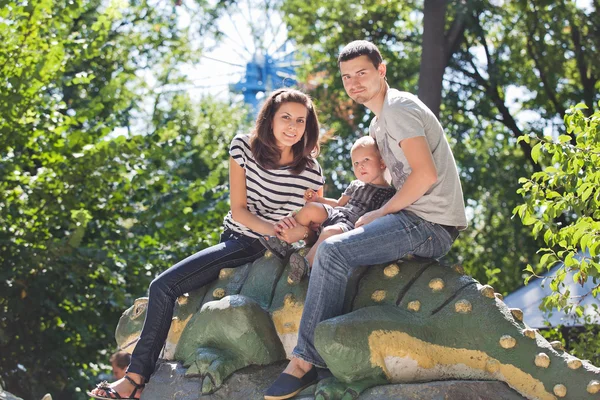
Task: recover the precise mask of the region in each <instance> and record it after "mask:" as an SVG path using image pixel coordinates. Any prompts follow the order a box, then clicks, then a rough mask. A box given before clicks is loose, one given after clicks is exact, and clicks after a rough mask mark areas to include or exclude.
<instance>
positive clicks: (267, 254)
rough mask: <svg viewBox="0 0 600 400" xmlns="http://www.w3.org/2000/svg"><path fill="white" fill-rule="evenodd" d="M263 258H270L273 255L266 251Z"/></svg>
mask: <svg viewBox="0 0 600 400" xmlns="http://www.w3.org/2000/svg"><path fill="white" fill-rule="evenodd" d="M263 257H264V258H271V257H273V253H272V252H271V250H267V251H265V255H264V256H263Z"/></svg>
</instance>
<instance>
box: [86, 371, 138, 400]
mask: <svg viewBox="0 0 600 400" xmlns="http://www.w3.org/2000/svg"><path fill="white" fill-rule="evenodd" d="M124 378H125V379H127V380H128V381H129V383H131V384H132V385H133V390H132V391H131V393H130V394H129V397H122V396H121V394H120V393H119V392H117V391H116V390H115V389H113V388H111V387H110V385H109V384H108V382H107V381H102V382H100V383H99V384H97V385H96V387H97V388H98V389H100V390H104V393H106V395H107V396H110V397H106V396H100V395H99V394H92V393H91V392H86V393H87V395H88V396H90V397H93V398H94V399H100V400H114V399H117V400H119V399H120V400H139V397H134V396H135V394H136V393H137V392H138V390H139V391H140V392H141V391H142V390H143V389H144V387H145V386H146V384H145V383H142V384H141V385H140V384H139V383H137V382H136V381H134V380H133V379H131V378H130V377H129V376H127V375H125V376H124Z"/></svg>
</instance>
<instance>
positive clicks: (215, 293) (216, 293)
mask: <svg viewBox="0 0 600 400" xmlns="http://www.w3.org/2000/svg"><path fill="white" fill-rule="evenodd" d="M213 297H214V298H215V299H217V300H218V299H222V298H223V297H225V289H223V288H216V289H215V290H214V291H213Z"/></svg>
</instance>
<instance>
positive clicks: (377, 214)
mask: <svg viewBox="0 0 600 400" xmlns="http://www.w3.org/2000/svg"><path fill="white" fill-rule="evenodd" d="M338 65H339V68H340V72H341V75H342V81H343V83H344V89H345V90H346V93H347V94H348V96H350V97H351V98H352V99H353V100H354V101H356V102H357V103H360V104H363V105H364V106H365V107H367V108H369V109H370V110H371V111H372V112H373V113H374V114H375V118H373V120H372V121H371V126H370V127H369V130H370V135H371V136H372V137H374V138H375V140H376V141H377V145H378V146H379V149H380V151H381V155H382V157H383V160H384V161H385V164H386V165H387V167H388V170H389V172H390V174H391V179H392V183H393V185H394V187H395V188H396V190H397V192H396V194H395V195H394V197H392V199H391V200H389V201H388V202H387V203H386V205H385V206H383V207H382V208H380V209H378V210H375V211H372V212H369V213H367V214H365V215H363V216H362V217H361V218H360V219H359V220H358V221H357V223H356V229H354V230H352V231H350V232H346V233H343V234H341V235H337V236H334V237H331V238H328V239H327V240H325V241H324V242H323V243H322V244H321V245H320V247H319V249H318V251H317V253H316V256H315V260H314V264H313V268H312V272H311V276H310V281H309V286H308V293H307V297H306V301H305V304H304V312H303V314H302V320H301V323H300V329H299V331H298V344H297V346H296V348H295V349H294V351H293V355H294V357H293V358H292V360H291V361H290V363H289V364H288V366H287V367H286V369H285V370H284V372H283V373H282V374H281V375H280V376H279V378H277V380H276V381H275V382H274V383H273V385H272V386H271V387H270V388H269V389H268V390H267V392H266V394H265V399H270V400H273V399H287V398H290V397H293V396H294V395H295V394H297V393H298V392H300V391H301V390H302V389H304V388H305V387H307V386H309V385H311V384H313V383H314V382H315V381H316V380H317V372H316V368H315V367H321V368H326V365H325V362H324V361H323V359H322V358H321V356H320V355H319V354H318V353H317V351H316V349H315V347H314V338H313V336H314V331H315V328H316V326H317V324H318V323H319V322H321V321H324V320H327V319H330V318H333V317H335V316H337V315H340V314H341V313H342V306H343V301H344V293H345V290H346V284H347V281H348V274H349V272H351V271H352V270H353V269H354V268H357V267H359V266H361V265H374V264H381V263H387V262H392V261H395V260H398V259H401V258H403V257H405V256H406V255H409V254H413V255H417V256H420V257H426V258H440V257H442V256H443V255H444V254H446V253H447V252H448V250H449V249H450V246H451V245H452V243H453V242H454V240H455V239H456V237H457V236H458V231H459V230H463V229H465V228H466V226H467V219H466V215H465V208H464V200H463V195H462V188H461V185H460V180H459V177H458V171H457V169H456V164H455V162H454V157H453V155H452V151H451V150H450V146H449V144H448V141H447V140H446V137H445V136H444V131H443V129H442V127H441V125H440V123H439V122H438V120H437V118H436V117H435V115H434V114H433V113H432V112H431V111H430V110H429V109H428V108H427V106H425V104H423V103H422V102H421V101H420V100H419V99H418V98H417V97H416V96H414V95H412V94H410V93H407V92H400V91H398V90H396V89H391V88H390V87H389V86H388V85H387V81H386V65H385V64H383V60H382V57H381V54H380V52H379V50H378V49H377V47H376V46H375V45H374V44H372V43H370V42H367V41H363V40H360V41H354V42H352V43H350V44H348V45H347V46H346V47H344V49H342V51H341V53H340V55H339V57H338Z"/></svg>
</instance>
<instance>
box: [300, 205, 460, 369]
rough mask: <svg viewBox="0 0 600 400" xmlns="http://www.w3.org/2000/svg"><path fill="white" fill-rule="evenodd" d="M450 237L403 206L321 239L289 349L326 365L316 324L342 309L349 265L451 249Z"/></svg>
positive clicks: (437, 254) (436, 254)
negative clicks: (293, 342)
mask: <svg viewBox="0 0 600 400" xmlns="http://www.w3.org/2000/svg"><path fill="white" fill-rule="evenodd" d="M453 241H454V238H453V237H452V236H451V235H450V233H448V231H447V230H446V229H444V228H443V227H442V226H441V225H438V224H435V223H432V222H428V221H425V220H423V219H422V218H419V217H417V216H416V215H414V214H412V213H410V212H406V211H400V212H398V213H396V214H389V215H386V216H384V217H381V218H379V219H376V220H375V221H373V222H371V223H370V224H368V225H366V226H363V227H360V228H357V229H354V230H351V231H349V232H346V233H342V234H340V235H335V236H332V237H330V238H328V239H326V240H325V241H324V242H323V243H321V245H320V246H319V248H318V249H317V253H316V255H315V260H314V262H313V267H312V272H311V273H310V281H309V284H308V293H307V295H306V301H305V303H304V311H303V313H302V320H301V322H300V329H299V331H298V344H297V345H296V347H295V348H294V351H293V352H292V354H293V355H294V356H296V357H298V358H301V359H303V360H305V361H308V362H309V363H311V364H313V365H315V366H317V367H321V368H326V365H325V361H323V359H322V358H321V356H320V355H319V353H317V350H316V349H315V346H314V340H313V336H314V332H315V328H316V327H317V324H318V323H319V322H321V321H324V320H327V319H330V318H333V317H335V316H338V315H340V314H341V313H342V309H343V305H344V293H345V291H346V284H347V282H348V276H349V274H350V273H351V272H352V270H353V269H355V268H357V267H360V266H362V265H374V264H381V263H387V262H392V261H396V260H399V259H401V258H403V257H405V256H406V255H409V254H413V255H416V256H420V257H426V258H440V257H442V256H443V255H444V254H446V253H447V252H448V250H450V246H451V245H452V243H453Z"/></svg>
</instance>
